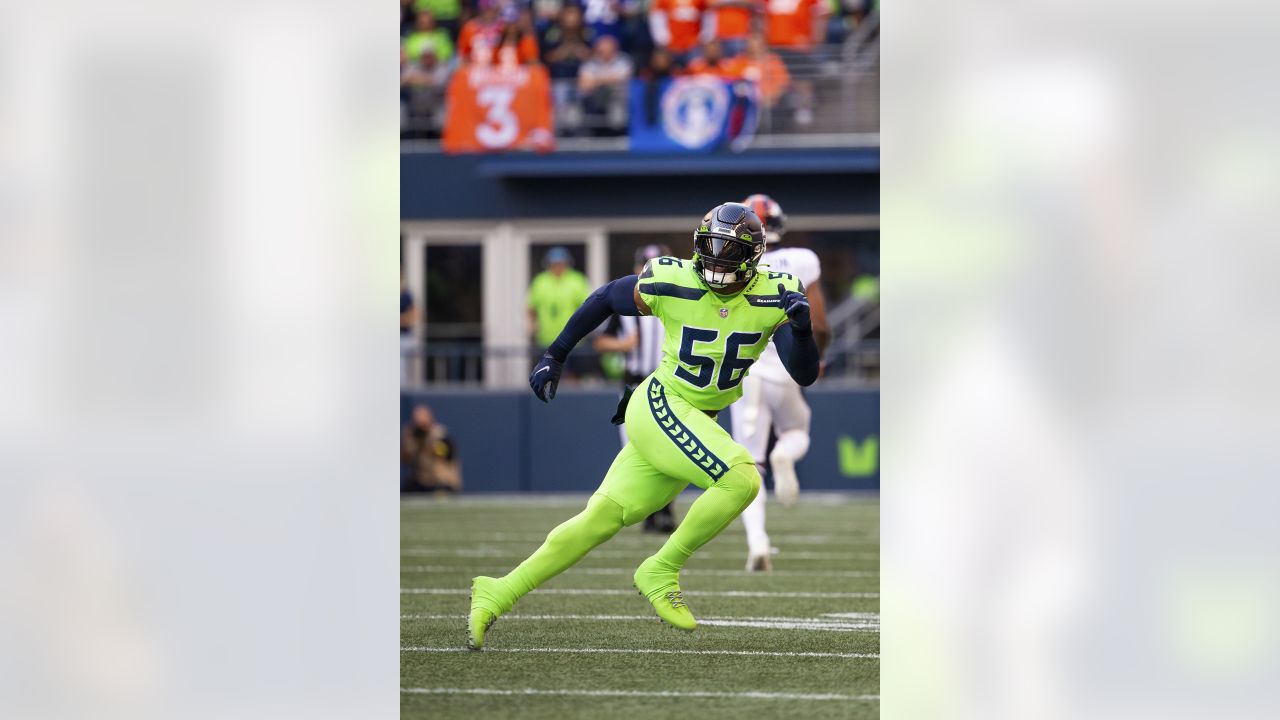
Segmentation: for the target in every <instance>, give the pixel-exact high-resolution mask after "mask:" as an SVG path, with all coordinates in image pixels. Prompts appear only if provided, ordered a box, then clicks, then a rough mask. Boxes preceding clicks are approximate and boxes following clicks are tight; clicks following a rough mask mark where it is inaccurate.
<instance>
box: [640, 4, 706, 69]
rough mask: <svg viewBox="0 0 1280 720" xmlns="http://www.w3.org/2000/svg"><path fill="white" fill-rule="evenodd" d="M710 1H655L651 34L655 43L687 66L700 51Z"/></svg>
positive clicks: (652, 8)
mask: <svg viewBox="0 0 1280 720" xmlns="http://www.w3.org/2000/svg"><path fill="white" fill-rule="evenodd" d="M706 8H707V3H706V0H653V4H652V5H650V6H649V34H650V35H651V36H652V37H653V45H654V47H656V48H662V49H664V50H667V51H668V52H670V53H671V55H672V58H673V59H674V60H675V61H676V63H677V64H679V65H687V64H688V62H689V61H690V60H692V59H693V56H694V55H695V54H696V53H697V50H698V38H699V36H700V35H701V33H702V23H703V14H704V13H705V11H706Z"/></svg>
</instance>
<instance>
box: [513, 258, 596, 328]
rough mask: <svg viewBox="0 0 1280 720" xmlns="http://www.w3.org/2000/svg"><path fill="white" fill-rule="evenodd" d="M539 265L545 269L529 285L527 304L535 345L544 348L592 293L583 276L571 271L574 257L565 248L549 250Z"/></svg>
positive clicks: (585, 277)
mask: <svg viewBox="0 0 1280 720" xmlns="http://www.w3.org/2000/svg"><path fill="white" fill-rule="evenodd" d="M542 264H543V266H544V267H545V268H546V269H545V270H543V271H542V272H540V273H538V274H537V275H535V276H534V278H533V282H532V283H530V284H529V293H528V296H527V300H526V305H527V307H528V311H529V327H530V328H531V329H532V334H533V339H534V343H535V344H536V345H540V346H542V347H546V346H548V345H550V344H551V343H552V341H554V340H555V339H556V336H557V335H559V334H560V331H561V330H563V329H564V325H565V323H567V322H569V317H570V316H571V315H573V313H574V311H575V310H577V309H578V306H579V305H581V304H582V301H583V300H586V299H587V295H590V294H591V285H590V284H589V283H588V282H587V276H586V275H583V274H582V273H580V272H578V271H577V270H574V269H573V256H572V255H570V254H569V251H568V250H567V249H566V248H563V247H560V246H556V247H553V248H551V249H550V250H548V251H547V254H546V255H545V256H543V258H542Z"/></svg>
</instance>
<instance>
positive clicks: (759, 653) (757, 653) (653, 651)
mask: <svg viewBox="0 0 1280 720" xmlns="http://www.w3.org/2000/svg"><path fill="white" fill-rule="evenodd" d="M400 652H414V653H452V652H471V651H470V650H469V649H467V648H464V647H402V648H400ZM485 652H502V653H565V654H579V653H582V654H591V653H604V654H620V655H630V654H639V655H741V656H746V657H812V658H859V659H879V658H880V654H879V653H833V652H782V651H779V652H773V651H768V650H665V649H660V648H630V649H628V648H492V647H491V648H486V649H485Z"/></svg>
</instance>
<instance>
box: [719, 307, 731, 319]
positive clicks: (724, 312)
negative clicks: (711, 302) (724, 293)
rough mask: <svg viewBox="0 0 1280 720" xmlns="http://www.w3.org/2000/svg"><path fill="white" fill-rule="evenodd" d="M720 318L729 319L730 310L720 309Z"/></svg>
mask: <svg viewBox="0 0 1280 720" xmlns="http://www.w3.org/2000/svg"><path fill="white" fill-rule="evenodd" d="M720 317H722V318H727V317H729V308H720Z"/></svg>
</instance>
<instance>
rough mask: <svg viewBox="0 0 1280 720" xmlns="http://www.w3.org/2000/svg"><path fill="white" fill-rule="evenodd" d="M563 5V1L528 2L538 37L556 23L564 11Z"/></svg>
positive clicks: (531, 0) (536, 0)
mask: <svg viewBox="0 0 1280 720" xmlns="http://www.w3.org/2000/svg"><path fill="white" fill-rule="evenodd" d="M564 5H565V3H564V0H529V7H530V8H531V9H532V10H533V25H534V27H535V28H536V29H537V31H538V34H539V35H542V34H543V33H545V32H546V31H547V28H550V27H551V26H552V25H554V24H555V23H556V20H558V19H559V18H560V13H561V12H563V11H564Z"/></svg>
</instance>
